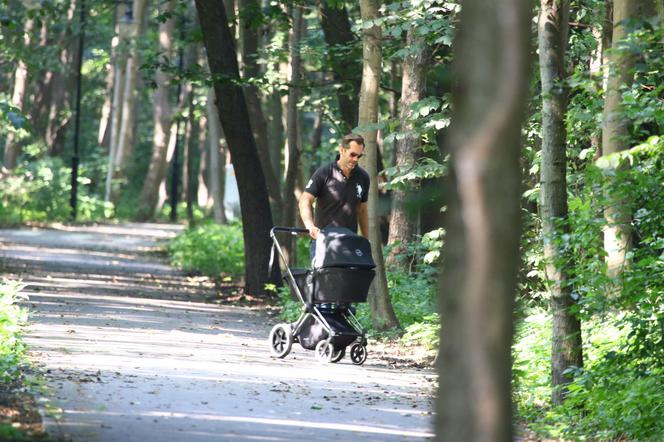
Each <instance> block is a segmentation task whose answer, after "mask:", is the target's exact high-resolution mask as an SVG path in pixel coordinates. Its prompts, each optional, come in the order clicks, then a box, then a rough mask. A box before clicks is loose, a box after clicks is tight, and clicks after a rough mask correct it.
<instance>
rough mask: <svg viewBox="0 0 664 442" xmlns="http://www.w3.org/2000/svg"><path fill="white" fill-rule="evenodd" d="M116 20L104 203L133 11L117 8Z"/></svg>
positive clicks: (110, 176)
mask: <svg viewBox="0 0 664 442" xmlns="http://www.w3.org/2000/svg"><path fill="white" fill-rule="evenodd" d="M117 11H118V15H117V17H118V20H117V23H116V26H115V33H116V35H114V36H113V39H112V40H111V62H112V63H113V64H112V66H111V69H110V71H112V72H113V91H112V93H111V95H112V96H111V108H110V110H109V114H110V115H109V117H110V121H109V128H108V132H110V133H109V135H108V163H107V164H108V165H107V167H106V183H105V184H106V186H105V191H104V201H107V202H108V201H110V200H111V191H112V190H113V189H112V184H113V175H114V173H113V172H114V169H115V157H116V156H117V148H118V137H119V136H120V122H121V121H122V97H123V96H124V86H125V74H126V69H127V50H126V49H127V43H128V42H129V36H130V35H131V27H132V26H133V25H132V23H131V22H132V21H133V15H132V14H133V10H132V9H131V8H130V7H129V6H128V5H120V6H119V7H118V8H117Z"/></svg>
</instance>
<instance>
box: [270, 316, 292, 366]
mask: <svg viewBox="0 0 664 442" xmlns="http://www.w3.org/2000/svg"><path fill="white" fill-rule="evenodd" d="M292 345H293V333H292V332H291V328H290V325H289V324H283V323H282V324H277V325H275V326H274V327H272V330H270V350H271V352H272V354H273V355H274V356H276V357H278V358H283V357H285V356H286V355H287V354H288V353H290V351H291V346H292Z"/></svg>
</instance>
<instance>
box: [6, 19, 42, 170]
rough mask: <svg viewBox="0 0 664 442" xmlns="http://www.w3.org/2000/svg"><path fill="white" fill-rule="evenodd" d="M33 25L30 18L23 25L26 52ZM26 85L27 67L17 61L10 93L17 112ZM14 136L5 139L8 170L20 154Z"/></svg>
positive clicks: (19, 146) (22, 100) (23, 97)
mask: <svg viewBox="0 0 664 442" xmlns="http://www.w3.org/2000/svg"><path fill="white" fill-rule="evenodd" d="M34 25H35V21H34V19H32V18H30V19H28V21H27V22H26V23H25V29H24V30H23V47H24V48H25V50H26V51H29V48H30V42H31V40H32V32H33V30H34ZM27 85H28V65H27V64H26V62H25V60H22V59H21V60H19V61H18V66H16V70H15V72H14V91H13V93H12V106H14V107H15V108H16V109H18V110H19V111H22V110H23V105H24V104H25V98H26V88H27ZM15 135H16V134H15V132H13V131H10V132H9V133H8V134H7V138H6V139H5V154H4V166H5V167H6V168H7V169H9V170H11V169H13V168H14V167H16V162H17V160H18V157H19V155H20V154H21V145H20V144H19V141H18V140H17V139H16V137H15Z"/></svg>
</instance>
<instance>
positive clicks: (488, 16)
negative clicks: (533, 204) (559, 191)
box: [436, 0, 531, 442]
mask: <svg viewBox="0 0 664 442" xmlns="http://www.w3.org/2000/svg"><path fill="white" fill-rule="evenodd" d="M530 13H531V2H530V1H527V0H499V1H495V2H485V1H484V0H467V1H465V2H464V3H463V8H461V16H460V23H459V27H458V34H457V37H456V38H457V40H456V42H455V58H454V59H455V71H454V72H455V75H456V83H455V90H454V92H453V108H454V110H455V113H454V115H453V117H452V123H451V127H450V131H449V136H448V138H447V150H448V151H449V152H450V161H451V163H450V165H451V171H450V174H451V179H450V180H449V183H450V186H451V187H452V188H451V189H450V190H449V192H450V200H449V203H448V209H447V212H446V218H447V219H446V229H447V235H446V243H445V246H444V248H443V263H444V265H443V267H442V272H441V277H440V278H441V282H440V288H439V296H440V304H439V305H440V311H441V331H440V343H441V344H440V360H439V366H438V372H439V376H440V377H439V390H438V406H437V411H438V413H437V419H436V435H437V439H438V440H441V441H487V442H508V441H510V442H511V441H512V440H513V439H512V413H511V412H512V401H511V398H510V391H511V385H510V383H511V372H510V371H511V356H510V355H511V345H512V334H513V327H512V311H513V307H514V297H515V289H516V273H517V268H518V263H519V230H520V228H519V219H520V216H521V214H520V209H519V202H520V196H521V191H520V176H519V170H520V169H519V157H520V128H521V123H522V121H523V114H524V107H525V101H526V94H527V88H528V83H529V81H528V78H529V74H528V66H529V64H530V63H529V55H528V54H529V48H528V44H529V40H530V35H529V34H530V32H529V31H530V19H531V15H530Z"/></svg>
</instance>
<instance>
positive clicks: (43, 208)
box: [0, 158, 113, 225]
mask: <svg viewBox="0 0 664 442" xmlns="http://www.w3.org/2000/svg"><path fill="white" fill-rule="evenodd" d="M84 173H85V170H84V169H81V175H80V176H79V178H78V183H79V192H78V206H77V209H78V210H77V219H78V220H80V221H93V220H98V219H103V218H108V217H110V216H111V215H112V214H113V205H112V204H110V203H104V202H103V201H101V200H100V199H98V198H97V197H94V196H91V195H89V194H88V193H87V190H86V185H87V184H89V182H90V180H89V179H88V178H86V177H85V176H83V174H84ZM70 191H71V169H70V168H69V167H66V166H65V165H64V163H63V162H62V160H61V159H59V158H44V159H41V160H39V161H35V162H32V163H26V164H25V165H21V166H19V167H18V168H16V169H15V170H14V171H13V173H12V174H9V175H7V176H5V177H3V178H2V180H0V224H2V225H12V224H20V223H24V222H31V221H32V222H48V221H65V220H68V219H69V218H70V214H71V209H70V203H69V200H70Z"/></svg>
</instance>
